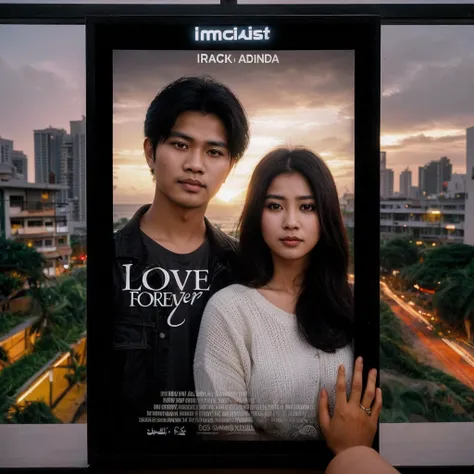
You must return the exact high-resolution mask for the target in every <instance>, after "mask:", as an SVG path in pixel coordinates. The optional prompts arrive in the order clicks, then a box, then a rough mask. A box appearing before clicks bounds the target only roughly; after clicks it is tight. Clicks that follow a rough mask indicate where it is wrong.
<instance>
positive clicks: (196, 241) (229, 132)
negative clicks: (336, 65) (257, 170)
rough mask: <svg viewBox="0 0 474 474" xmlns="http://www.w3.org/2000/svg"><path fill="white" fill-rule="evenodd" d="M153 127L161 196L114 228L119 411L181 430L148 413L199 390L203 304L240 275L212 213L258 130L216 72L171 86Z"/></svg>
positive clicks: (128, 421)
mask: <svg viewBox="0 0 474 474" xmlns="http://www.w3.org/2000/svg"><path fill="white" fill-rule="evenodd" d="M144 128H145V130H144V132H145V141H144V151H145V156H146V161H147V164H148V166H149V168H150V172H151V174H152V176H153V180H154V182H155V196H154V199H153V203H152V204H151V205H146V206H143V207H141V208H140V209H139V210H138V211H137V212H136V214H135V215H134V217H133V218H132V219H131V220H130V221H129V222H128V223H127V225H126V226H125V227H124V228H123V229H122V230H120V231H118V232H117V233H116V234H115V235H114V241H115V265H114V286H115V290H116V296H115V302H114V315H115V316H114V331H113V347H114V364H113V366H114V374H113V380H114V384H115V386H114V396H115V395H118V398H117V399H116V402H117V405H116V409H117V410H119V411H118V412H117V413H116V417H117V418H116V419H117V421H118V422H119V426H120V428H121V429H122V430H123V429H125V430H127V432H129V431H130V430H131V431H135V432H138V433H142V434H145V433H146V432H147V430H148V429H150V427H153V429H155V428H157V430H158V429H160V427H162V426H164V429H165V430H171V432H169V431H168V432H167V434H170V435H177V434H178V433H181V432H182V431H181V430H182V424H180V423H177V424H170V425H161V424H149V423H139V418H140V417H144V418H145V417H147V411H149V410H154V405H158V404H162V403H163V402H166V398H171V399H173V398H177V397H176V393H171V394H170V393H169V392H177V393H178V394H179V395H182V394H183V393H186V395H188V392H193V391H194V380H193V358H194V350H195V346H196V341H197V336H198V331H199V325H200V321H201V316H202V312H203V310H204V307H205V305H206V303H207V301H208V299H209V298H210V296H211V295H212V294H214V293H215V292H216V291H218V290H219V289H221V288H223V287H224V286H226V285H229V284H231V283H233V282H234V280H235V268H236V264H237V258H236V255H237V242H236V241H235V240H234V239H232V238H231V237H229V236H228V235H226V234H224V233H223V232H221V231H220V230H218V229H216V228H215V227H214V226H212V225H211V224H210V223H209V221H208V220H207V219H206V218H205V213H206V209H207V206H208V204H209V201H210V200H211V199H212V198H213V197H214V196H215V195H216V193H217V192H218V191H219V189H220V187H221V185H222V184H223V183H224V181H225V179H226V178H227V176H228V175H229V173H230V171H231V170H232V168H233V166H234V165H235V164H236V163H237V161H238V160H239V159H240V158H241V157H242V155H243V153H244V152H245V150H246V148H247V146H248V140H249V130H248V121H247V118H246V115H245V112H244V109H243V107H242V105H241V104H240V102H239V101H238V99H237V98H236V97H235V96H234V94H233V93H232V92H231V91H230V90H229V89H228V88H227V87H226V86H224V85H223V84H221V83H218V82H216V81H215V80H213V79H211V78H209V77H184V78H181V79H178V80H177V81H175V82H173V83H171V84H170V85H168V86H167V87H166V88H164V89H163V90H162V91H161V92H160V93H159V94H158V95H157V96H156V97H155V99H154V100H153V101H152V103H151V104H150V106H149V108H148V111H147V114H146V119H145V127H144ZM173 395H174V396H173ZM181 398H182V397H181ZM154 415H156V413H154ZM176 417H178V413H177V412H176ZM138 425H139V426H138ZM136 430H138V431H136ZM176 430H178V431H176ZM188 431H189V429H188ZM183 434H184V433H183ZM173 438H174V436H173Z"/></svg>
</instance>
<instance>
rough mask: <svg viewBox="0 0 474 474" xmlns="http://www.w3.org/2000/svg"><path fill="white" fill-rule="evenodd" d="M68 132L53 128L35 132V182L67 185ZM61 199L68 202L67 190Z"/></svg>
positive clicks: (62, 193)
mask: <svg viewBox="0 0 474 474" xmlns="http://www.w3.org/2000/svg"><path fill="white" fill-rule="evenodd" d="M66 135H67V133H66V130H64V129H58V128H52V127H51V126H50V127H48V128H46V129H44V130H35V131H34V137H35V182H36V183H49V184H61V185H64V186H66V185H67V178H66V175H65V169H66V165H65V163H64V160H65V157H64V153H63V147H64V142H65V138H66ZM64 189H65V191H63V192H61V195H60V197H59V199H61V200H62V201H63V202H66V198H67V188H64Z"/></svg>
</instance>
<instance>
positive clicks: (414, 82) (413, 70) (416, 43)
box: [382, 26, 474, 133]
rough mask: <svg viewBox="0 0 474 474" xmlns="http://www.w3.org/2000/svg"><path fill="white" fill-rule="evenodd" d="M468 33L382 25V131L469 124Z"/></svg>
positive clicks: (471, 33) (472, 65) (471, 57)
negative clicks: (383, 94) (383, 95)
mask: <svg viewBox="0 0 474 474" xmlns="http://www.w3.org/2000/svg"><path fill="white" fill-rule="evenodd" d="M472 44H474V28H472V27H469V26H385V27H383V30H382V90H383V91H384V93H385V97H383V98H382V132H383V133H406V132H413V131H415V132H416V131H419V132H422V131H423V130H426V129H430V128H466V127H468V126H470V125H472V124H474V94H473V84H472V78H473V77H474V52H473V49H472Z"/></svg>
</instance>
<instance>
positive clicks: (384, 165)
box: [380, 151, 387, 171]
mask: <svg viewBox="0 0 474 474" xmlns="http://www.w3.org/2000/svg"><path fill="white" fill-rule="evenodd" d="M385 169H387V152H386V151H381V152H380V170H381V171H382V170H385Z"/></svg>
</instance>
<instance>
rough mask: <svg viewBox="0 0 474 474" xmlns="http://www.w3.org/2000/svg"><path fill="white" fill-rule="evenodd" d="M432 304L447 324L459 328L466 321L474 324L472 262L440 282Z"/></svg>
mask: <svg viewBox="0 0 474 474" xmlns="http://www.w3.org/2000/svg"><path fill="white" fill-rule="evenodd" d="M433 304H434V306H435V307H436V308H437V309H438V312H439V315H440V316H441V317H442V318H443V319H444V320H445V321H447V322H448V323H452V324H455V325H457V326H461V325H462V323H463V321H464V320H466V319H470V320H471V322H472V323H474V260H473V261H472V262H471V263H470V264H469V265H468V266H467V267H465V268H464V269H463V270H454V271H453V272H452V273H451V274H450V275H449V276H448V277H447V278H446V279H445V280H443V281H442V282H441V285H440V288H439V290H438V291H437V292H436V294H435V295H434V298H433Z"/></svg>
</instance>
